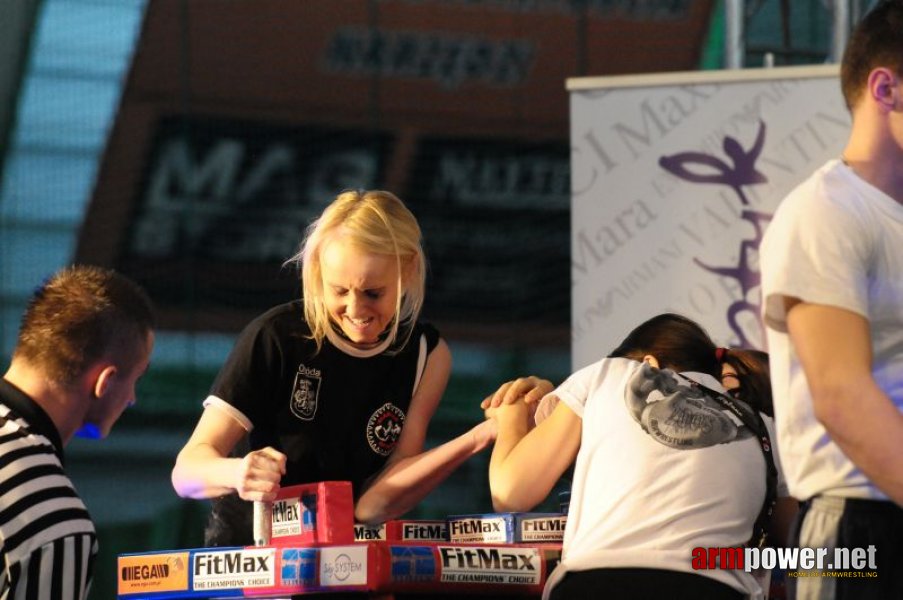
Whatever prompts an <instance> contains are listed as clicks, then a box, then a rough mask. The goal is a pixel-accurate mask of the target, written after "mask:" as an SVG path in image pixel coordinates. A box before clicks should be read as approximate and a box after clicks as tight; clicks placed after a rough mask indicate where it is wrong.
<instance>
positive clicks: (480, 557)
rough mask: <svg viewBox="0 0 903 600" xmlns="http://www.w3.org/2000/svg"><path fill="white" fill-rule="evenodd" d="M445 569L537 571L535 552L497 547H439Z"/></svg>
mask: <svg viewBox="0 0 903 600" xmlns="http://www.w3.org/2000/svg"><path fill="white" fill-rule="evenodd" d="M439 552H440V554H441V556H442V566H443V567H444V568H445V569H481V570H496V571H509V572H510V571H536V569H537V568H536V566H535V565H534V564H533V558H534V555H533V554H525V553H514V552H502V551H500V550H496V549H495V548H448V547H442V548H440V549H439Z"/></svg>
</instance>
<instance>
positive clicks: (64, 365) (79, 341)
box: [13, 265, 156, 387]
mask: <svg viewBox="0 0 903 600" xmlns="http://www.w3.org/2000/svg"><path fill="white" fill-rule="evenodd" d="M155 325H156V322H155V318H154V311H153V305H152V304H151V301H150V299H149V298H148V296H147V294H146V293H145V292H144V290H143V289H141V287H140V286H138V284H136V283H135V282H133V281H131V280H130V279H128V278H126V277H125V276H123V275H120V274H119V273H116V272H115V271H112V270H110V269H103V268H100V267H95V266H87V265H74V266H70V267H65V268H63V269H61V270H60V271H58V272H57V273H55V274H54V275H53V276H51V277H50V278H49V279H47V281H45V282H44V284H43V285H42V286H41V287H40V288H38V289H37V290H36V291H35V293H34V294H33V296H32V297H31V299H30V300H29V303H28V307H27V308H26V310H25V314H24V315H23V317H22V323H21V326H20V327H19V338H18V340H17V343H16V349H15V350H14V351H13V356H14V357H19V358H22V359H25V360H27V361H28V362H29V363H31V364H33V365H35V366H37V367H39V368H40V369H42V370H43V371H44V373H45V374H46V376H47V378H48V379H49V380H51V381H53V382H55V383H57V384H59V385H62V386H65V387H68V386H70V385H71V384H72V383H74V382H75V381H76V380H77V379H78V378H79V377H80V376H81V375H82V374H84V372H85V371H86V370H87V369H88V367H90V365H92V364H94V363H95V362H96V361H98V360H100V359H101V358H103V357H109V358H110V359H111V360H112V361H113V362H114V364H117V365H119V366H122V367H126V366H131V365H132V364H134V362H135V361H137V360H138V352H139V349H141V348H144V342H145V340H146V338H147V334H148V333H149V332H150V331H152V330H153V329H154V327H155Z"/></svg>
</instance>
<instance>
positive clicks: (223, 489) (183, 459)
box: [172, 406, 285, 501]
mask: <svg viewBox="0 0 903 600" xmlns="http://www.w3.org/2000/svg"><path fill="white" fill-rule="evenodd" d="M245 433H246V432H245V430H244V428H243V427H242V426H241V424H240V423H239V422H238V421H236V420H235V419H234V418H232V417H231V416H230V415H228V414H227V413H226V412H225V411H223V410H220V409H219V408H216V407H214V406H208V407H207V408H205V409H204V412H203V413H202V414H201V418H200V420H199V421H198V424H197V426H196V427H195V429H194V432H193V433H192V434H191V437H190V438H189V440H188V442H187V443H186V444H185V447H184V448H182V450H181V451H180V452H179V455H178V457H177V458H176V465H175V467H174V468H173V470H172V485H173V488H175V490H176V493H177V494H178V495H179V496H181V497H183V498H214V497H216V496H222V495H224V494H229V493H231V492H233V491H237V492H238V495H239V496H240V497H241V498H243V499H245V500H266V501H270V500H273V499H274V498H275V497H276V492H278V491H279V481H280V479H282V476H283V475H284V474H285V455H284V454H282V453H281V452H279V451H278V450H275V449H273V448H263V449H261V450H255V451H253V452H250V453H248V454H247V455H245V456H244V457H243V458H231V457H229V452H230V451H231V450H232V448H234V447H235V444H236V443H238V440H240V439H241V437H242V436H243V435H245Z"/></svg>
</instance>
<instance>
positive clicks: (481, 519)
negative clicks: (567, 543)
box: [447, 512, 567, 544]
mask: <svg viewBox="0 0 903 600" xmlns="http://www.w3.org/2000/svg"><path fill="white" fill-rule="evenodd" d="M447 520H448V537H449V541H451V542H452V543H460V544H468V543H476V544H532V543H550V544H560V543H561V542H562V541H563V540H564V528H565V525H566V523H567V515H565V514H562V513H530V512H520V513H518V512H514V513H484V514H475V515H452V516H449V517H448V519H447Z"/></svg>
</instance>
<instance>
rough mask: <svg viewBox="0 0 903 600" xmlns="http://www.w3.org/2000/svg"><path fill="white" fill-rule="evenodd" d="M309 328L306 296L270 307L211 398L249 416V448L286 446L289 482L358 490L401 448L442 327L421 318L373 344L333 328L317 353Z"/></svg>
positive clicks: (245, 335)
mask: <svg viewBox="0 0 903 600" xmlns="http://www.w3.org/2000/svg"><path fill="white" fill-rule="evenodd" d="M309 336H310V328H309V327H308V326H307V323H306V322H305V320H304V310H303V304H302V303H301V301H295V302H291V303H288V304H283V305H281V306H277V307H275V308H273V309H271V310H269V311H267V312H266V313H265V314H263V315H261V316H260V317H258V318H257V319H255V320H254V321H252V322H251V323H250V324H249V325H248V326H247V327H246V328H245V329H244V331H243V332H242V333H241V335H240V336H239V338H238V340H237V342H236V344H235V347H234V348H233V350H232V352H231V354H230V355H229V358H228V359H227V361H226V363H225V365H224V366H223V368H222V370H221V371H220V373H219V375H218V376H217V378H216V380H215V381H214V383H213V387H212V389H211V392H210V395H211V397H212V398H208V400H207V402H208V403H211V402H212V403H213V404H218V403H220V401H222V402H225V403H227V404H229V405H231V406H232V407H234V408H235V409H237V410H238V411H239V413H240V414H241V415H243V417H244V418H245V419H246V420H247V423H246V424H248V425H251V426H252V429H251V432H250V434H249V436H248V444H249V446H250V449H252V450H256V449H259V448H263V447H266V446H273V447H274V448H276V449H277V450H279V451H281V452H283V453H284V454H286V456H287V457H288V462H287V465H286V475H285V476H284V477H283V479H282V485H284V486H287V485H295V484H299V483H310V482H315V481H351V483H352V487H353V489H354V493H355V497H356V496H357V495H358V494H359V493H360V490H361V488H362V486H363V485H364V483H365V482H366V480H367V479H369V478H370V477H372V476H373V475H374V474H376V473H377V472H379V471H380V469H382V467H383V466H384V465H385V463H386V460H387V459H388V457H389V455H390V454H391V452H392V450H393V449H394V448H395V444H396V443H397V441H398V438H399V437H400V435H401V431H402V429H403V428H404V420H405V417H406V414H407V411H408V407H409V406H410V403H411V397H412V396H413V393H414V389H415V385H416V383H417V382H418V380H419V377H420V375H421V373H422V370H423V366H424V364H425V362H426V357H427V355H428V354H429V353H430V352H431V351H432V350H433V348H435V347H436V344H437V343H438V340H439V333H438V332H437V331H436V329H435V328H433V327H432V326H431V325H428V324H425V323H416V324H415V325H414V328H413V330H412V332H411V335H410V337H408V338H407V340H406V343H404V346H402V347H400V348H398V347H393V348H388V349H383V350H380V349H375V350H372V351H362V350H358V349H356V348H354V347H353V346H351V345H350V344H347V343H345V341H344V340H343V339H342V338H341V337H339V336H338V334H335V335H330V336H329V338H327V339H325V340H324V341H323V345H322V347H321V349H320V351H319V352H317V351H316V345H315V344H314V342H313V341H312V340H311V339H309ZM400 337H401V338H402V340H404V339H405V338H404V336H403V335H400ZM241 450H247V448H241ZM246 504H247V503H246ZM210 541H211V540H209V539H208V543H209V542H210ZM242 543H245V542H242ZM246 543H251V542H250V539H248V540H247V542H246ZM219 545H222V544H219ZM230 545H231V544H230Z"/></svg>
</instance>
